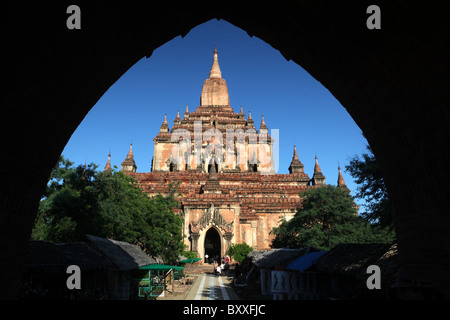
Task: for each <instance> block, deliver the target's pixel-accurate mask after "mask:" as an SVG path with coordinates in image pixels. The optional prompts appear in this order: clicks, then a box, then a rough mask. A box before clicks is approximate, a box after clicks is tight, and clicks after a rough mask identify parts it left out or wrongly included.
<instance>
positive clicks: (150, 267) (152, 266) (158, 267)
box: [139, 263, 184, 271]
mask: <svg viewBox="0 0 450 320" xmlns="http://www.w3.org/2000/svg"><path fill="white" fill-rule="evenodd" d="M139 269H140V270H162V271H169V270H170V269H174V270H183V269H184V267H177V266H170V265H166V264H157V263H155V264H148V265H146V266H142V267H140V268H139Z"/></svg>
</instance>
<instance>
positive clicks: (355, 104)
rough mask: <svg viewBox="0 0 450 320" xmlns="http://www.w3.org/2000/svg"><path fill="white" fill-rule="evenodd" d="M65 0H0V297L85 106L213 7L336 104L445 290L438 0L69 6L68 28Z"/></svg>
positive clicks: (405, 244)
mask: <svg viewBox="0 0 450 320" xmlns="http://www.w3.org/2000/svg"><path fill="white" fill-rule="evenodd" d="M70 4H71V3H69V2H64V1H58V2H53V3H33V4H26V5H24V4H16V5H11V6H12V7H8V6H7V5H6V6H5V7H4V10H5V12H8V15H5V16H4V17H2V19H3V22H4V23H5V24H4V25H5V26H6V27H5V28H4V29H3V32H4V34H5V35H6V37H5V38H4V40H3V43H2V44H3V46H4V50H2V53H3V54H4V61H6V67H5V69H4V71H3V76H4V78H5V79H7V81H8V85H7V88H4V89H3V90H4V93H5V94H4V95H3V98H4V101H2V116H1V120H0V121H1V123H0V139H1V149H2V155H3V156H2V157H1V159H0V163H1V166H0V168H1V169H0V170H1V174H0V177H1V178H0V179H1V182H0V252H1V258H0V259H1V260H0V283H1V285H2V288H1V290H0V298H14V297H15V296H16V294H17V288H18V284H19V282H20V278H21V272H22V267H23V264H24V261H25V258H26V252H27V246H28V240H29V236H30V232H31V227H32V224H33V222H34V218H35V214H36V210H37V206H38V203H39V199H40V196H41V194H42V191H43V189H44V186H45V184H46V180H47V177H48V175H49V172H50V170H51V168H52V167H53V165H54V164H55V163H56V161H57V159H58V156H59V155H60V154H61V152H62V151H63V149H64V146H65V144H66V143H67V141H68V140H69V138H70V136H71V134H72V133H73V132H74V130H75V129H76V127H77V126H78V125H79V124H80V122H81V121H82V120H83V118H84V116H85V115H86V114H87V112H88V111H89V110H90V109H91V108H92V106H94V104H95V103H96V102H97V101H98V99H100V97H101V96H102V95H103V94H104V92H106V90H107V89H108V88H109V87H110V86H111V85H112V84H113V83H114V82H115V81H116V80H117V79H118V78H119V77H120V76H121V75H122V74H124V73H125V72H126V71H127V70H128V69H129V68H130V67H131V66H132V65H133V64H135V63H136V62H137V61H138V60H139V59H141V58H142V57H144V56H147V57H148V56H151V54H152V52H153V50H155V49H156V48H158V47H159V46H161V45H163V44H164V43H166V42H167V41H169V40H171V39H172V38H174V37H176V36H178V35H182V36H183V35H186V34H187V33H188V32H189V30H190V29H192V28H193V27H195V26H197V25H199V24H201V23H203V22H206V21H208V20H210V19H213V18H219V19H225V20H226V21H228V22H230V23H232V24H234V25H235V26H237V27H240V28H242V29H243V30H245V31H246V32H247V33H248V34H249V35H251V36H253V35H254V36H257V37H259V38H261V39H262V40H264V41H266V42H267V43H268V44H270V45H271V46H272V47H273V48H275V49H277V50H279V51H280V52H281V54H282V55H283V56H284V57H285V58H286V59H292V60H293V61H294V62H295V63H297V64H299V65H300V66H302V67H303V68H304V69H305V70H306V71H308V72H309V73H310V74H311V75H312V76H313V77H315V78H316V79H317V80H319V81H320V82H321V83H322V84H323V85H324V86H325V87H326V88H327V89H328V90H329V91H330V92H331V93H332V94H333V95H334V96H335V97H336V99H337V100H338V101H340V103H341V104H342V105H343V106H344V107H345V108H346V110H347V111H348V112H349V114H350V115H351V116H352V118H353V119H354V120H355V122H356V123H357V125H358V126H359V127H360V128H361V130H362V131H363V132H364V135H365V137H366V138H367V140H368V141H369V143H370V145H371V147H372V148H373V150H374V153H375V155H376V157H377V159H378V161H379V162H380V165H381V168H382V170H383V173H384V176H385V180H386V184H387V187H388V191H389V193H390V196H391V198H392V202H393V204H394V208H395V221H396V231H397V235H398V244H399V251H400V254H401V256H402V259H403V264H404V267H405V268H406V269H407V270H409V272H410V273H411V274H412V277H413V278H414V279H420V280H427V281H431V282H432V283H434V284H435V285H436V286H439V287H440V289H441V290H442V291H445V292H446V294H448V292H449V288H450V283H449V278H450V277H449V276H448V275H447V273H448V270H450V233H449V232H448V229H449V226H450V205H449V203H448V194H450V185H449V184H448V181H449V180H450V179H449V178H450V166H449V162H450V150H449V149H448V147H447V145H448V140H449V138H450V126H449V125H448V123H450V114H449V108H448V101H450V90H449V89H448V88H449V81H450V79H449V77H448V74H449V65H448V56H450V52H449V49H448V43H449V41H450V39H449V34H448V30H449V29H450V25H449V20H448V19H446V17H445V14H444V13H445V12H446V10H445V7H444V4H443V3H442V4H412V3H408V2H404V1H378V5H379V6H380V7H381V10H382V29H381V30H368V29H367V28H366V26H365V23H366V19H367V16H368V15H367V14H366V13H365V12H366V8H367V7H368V6H369V5H370V4H372V3H371V2H369V1H358V2H357V3H355V2H352V3H347V4H346V2H341V1H339V2H337V1H314V2H306V3H305V2H299V3H298V4H296V5H286V4H281V3H276V2H274V3H272V4H271V5H270V7H264V8H263V9H264V10H262V11H260V10H258V8H257V7H251V8H246V7H244V6H243V5H240V4H235V5H231V4H228V3H227V4H224V3H216V2H211V3H209V4H208V6H204V5H202V4H193V3H187V2H186V3H184V4H178V3H177V4H176V5H175V4H172V3H159V4H158V5H157V7H154V6H152V5H151V4H148V3H144V2H143V3H141V4H135V3H133V4H126V3H121V5H120V6H114V5H111V4H104V5H99V4H90V3H83V4H82V5H81V12H82V22H81V27H82V29H81V30H78V31H77V30H68V29H67V28H66V27H65V22H66V18H67V14H65V12H66V8H67V7H68V6H69V5H70ZM261 6H262V5H261ZM256 12H258V14H256ZM447 297H448V296H447Z"/></svg>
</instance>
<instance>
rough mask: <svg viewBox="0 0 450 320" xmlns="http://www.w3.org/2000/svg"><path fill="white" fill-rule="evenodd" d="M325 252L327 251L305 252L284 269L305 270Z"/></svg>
mask: <svg viewBox="0 0 450 320" xmlns="http://www.w3.org/2000/svg"><path fill="white" fill-rule="evenodd" d="M325 253H327V251H320V252H311V253H308V254H305V255H304V256H301V257H299V258H297V259H295V260H294V261H292V262H291V263H290V264H289V265H288V266H287V267H286V269H290V270H297V271H305V270H306V269H308V268H309V267H311V266H312V265H313V264H314V262H315V261H316V260H317V259H318V258H320V257H321V256H322V255H324V254H325Z"/></svg>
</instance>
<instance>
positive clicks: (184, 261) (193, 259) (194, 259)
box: [180, 258, 202, 263]
mask: <svg viewBox="0 0 450 320" xmlns="http://www.w3.org/2000/svg"><path fill="white" fill-rule="evenodd" d="M200 260H202V258H191V259H186V260H183V261H180V263H194V262H197V261H200Z"/></svg>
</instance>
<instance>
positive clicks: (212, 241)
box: [204, 227, 222, 262]
mask: <svg viewBox="0 0 450 320" xmlns="http://www.w3.org/2000/svg"><path fill="white" fill-rule="evenodd" d="M204 249H205V255H208V257H209V261H210V262H213V261H217V262H220V259H221V258H222V256H221V254H222V250H221V249H222V244H221V241H220V234H219V232H217V230H216V229H215V228H212V227H211V228H209V230H208V231H206V235H205V242H204Z"/></svg>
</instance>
